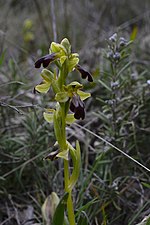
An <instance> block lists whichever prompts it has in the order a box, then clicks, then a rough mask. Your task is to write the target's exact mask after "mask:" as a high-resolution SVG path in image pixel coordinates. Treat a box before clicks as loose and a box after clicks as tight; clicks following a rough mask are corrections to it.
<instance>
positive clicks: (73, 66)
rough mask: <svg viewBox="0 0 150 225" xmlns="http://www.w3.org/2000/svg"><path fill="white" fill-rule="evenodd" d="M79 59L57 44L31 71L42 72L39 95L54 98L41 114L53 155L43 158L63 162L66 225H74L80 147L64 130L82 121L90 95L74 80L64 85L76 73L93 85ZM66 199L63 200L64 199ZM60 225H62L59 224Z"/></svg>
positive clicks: (64, 45) (65, 45) (63, 44)
mask: <svg viewBox="0 0 150 225" xmlns="http://www.w3.org/2000/svg"><path fill="white" fill-rule="evenodd" d="M51 63H54V64H55V66H56V69H54V70H53V72H52V70H48V69H45V68H46V67H48V66H49V64H51ZM78 63H79V55H78V54H77V53H72V52H71V45H70V43H69V41H68V39H67V38H64V39H63V40H62V41H61V43H60V44H59V43H55V42H52V43H51V46H50V50H49V54H48V55H45V56H43V57H42V58H40V59H38V60H37V61H36V62H35V67H36V68H40V67H41V66H42V65H43V67H44V69H43V70H42V72H41V77H42V79H43V80H42V83H40V84H39V85H37V86H36V87H35V90H36V91H38V92H40V93H47V92H48V91H49V89H50V88H51V89H52V91H53V92H54V95H55V101H56V105H55V108H53V109H46V111H45V112H44V113H43V115H44V118H45V120H46V121H47V122H48V123H53V126H54V132H55V137H56V143H55V145H56V146H58V148H57V150H56V151H53V152H50V153H49V154H48V156H47V157H46V158H48V159H50V160H54V159H57V158H62V159H63V161H64V189H65V193H67V200H66V205H67V212H68V220H69V224H70V225H75V224H76V223H75V215H74V207H73V200H72V189H73V188H74V186H75V184H76V182H77V180H78V176H79V172H80V161H81V159H80V146H79V142H78V140H77V141H76V147H75V148H74V147H73V146H72V145H71V143H69V142H68V141H67V137H66V126H67V125H70V124H72V123H73V122H74V121H75V120H80V119H82V120H83V119H84V118H85V104H84V102H83V101H84V100H85V99H87V98H89V97H90V93H85V92H83V91H82V90H81V89H82V88H83V85H82V84H80V83H79V82H77V81H76V80H75V81H73V82H71V83H69V84H67V77H68V75H69V73H71V72H72V71H74V70H77V71H78V72H79V73H80V74H81V76H82V78H83V79H87V80H88V81H89V82H92V81H93V78H92V76H91V74H90V73H89V72H88V71H86V70H84V69H83V68H82V67H81V66H80V65H79V64H78ZM69 159H71V161H72V162H73V170H72V172H71V171H70V170H69V167H70V166H69V165H70V160H69ZM65 198H66V197H65ZM62 224H63V223H62Z"/></svg>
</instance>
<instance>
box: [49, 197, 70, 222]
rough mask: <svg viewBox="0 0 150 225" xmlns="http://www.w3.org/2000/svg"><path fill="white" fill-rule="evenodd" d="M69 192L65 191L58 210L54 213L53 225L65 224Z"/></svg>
mask: <svg viewBox="0 0 150 225" xmlns="http://www.w3.org/2000/svg"><path fill="white" fill-rule="evenodd" d="M68 196H69V193H65V194H64V196H63V198H62V199H61V200H60V202H59V204H58V206H57V208H56V211H55V213H54V217H53V221H52V224H51V225H63V224H64V213H65V210H66V208H67V200H68Z"/></svg>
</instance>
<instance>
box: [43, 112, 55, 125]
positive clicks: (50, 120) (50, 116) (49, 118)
mask: <svg viewBox="0 0 150 225" xmlns="http://www.w3.org/2000/svg"><path fill="white" fill-rule="evenodd" d="M43 116H44V119H45V120H46V121H47V122H48V123H53V116H54V114H53V113H46V112H44V113H43Z"/></svg>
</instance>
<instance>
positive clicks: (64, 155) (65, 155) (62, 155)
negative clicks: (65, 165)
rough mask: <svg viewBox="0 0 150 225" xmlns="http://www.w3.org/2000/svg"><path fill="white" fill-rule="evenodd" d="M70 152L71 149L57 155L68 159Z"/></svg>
mask: <svg viewBox="0 0 150 225" xmlns="http://www.w3.org/2000/svg"><path fill="white" fill-rule="evenodd" d="M68 153H69V149H67V150H64V151H61V152H59V153H58V154H57V155H56V156H57V157H58V158H62V159H65V160H67V161H68Z"/></svg>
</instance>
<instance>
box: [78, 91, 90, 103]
mask: <svg viewBox="0 0 150 225" xmlns="http://www.w3.org/2000/svg"><path fill="white" fill-rule="evenodd" d="M77 93H78V95H79V96H80V98H81V100H82V101H83V100H85V99H87V98H89V97H90V96H91V94H90V93H86V92H83V91H80V90H77Z"/></svg>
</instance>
